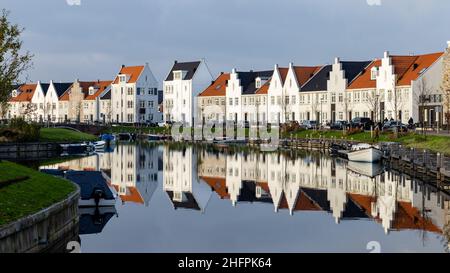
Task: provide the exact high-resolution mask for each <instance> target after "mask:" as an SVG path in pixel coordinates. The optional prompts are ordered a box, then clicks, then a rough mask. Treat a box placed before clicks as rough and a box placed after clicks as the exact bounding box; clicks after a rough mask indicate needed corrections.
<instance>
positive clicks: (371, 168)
mask: <svg viewBox="0 0 450 273" xmlns="http://www.w3.org/2000/svg"><path fill="white" fill-rule="evenodd" d="M348 169H349V170H350V171H352V172H354V173H357V174H360V175H364V176H367V177H370V178H373V177H376V176H378V175H380V174H381V173H383V166H382V165H381V164H372V163H367V162H356V161H349V162H348Z"/></svg>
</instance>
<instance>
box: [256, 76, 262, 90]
mask: <svg viewBox="0 0 450 273" xmlns="http://www.w3.org/2000/svg"><path fill="white" fill-rule="evenodd" d="M255 86H256V88H261V79H259V78H258V79H256V83H255Z"/></svg>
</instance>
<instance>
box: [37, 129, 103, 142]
mask: <svg viewBox="0 0 450 273" xmlns="http://www.w3.org/2000/svg"><path fill="white" fill-rule="evenodd" d="M97 139H98V137H96V136H94V135H90V134H86V133H80V132H77V131H73V130H69V129H62V128H42V129H41V134H40V141H43V142H44V141H47V142H59V141H91V140H97Z"/></svg>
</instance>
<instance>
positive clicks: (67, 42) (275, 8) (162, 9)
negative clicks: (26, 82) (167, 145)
mask: <svg viewBox="0 0 450 273" xmlns="http://www.w3.org/2000/svg"><path fill="white" fill-rule="evenodd" d="M77 1H80V2H81V3H80V5H69V4H68V3H67V2H77ZM379 1H381V5H369V4H368V2H370V3H375V2H379ZM0 7H2V8H6V9H8V10H10V11H11V20H12V21H13V22H15V23H18V24H20V25H21V26H22V27H25V28H26V30H25V32H24V34H23V39H24V47H25V48H26V49H27V50H29V51H31V52H32V53H33V54H34V55H35V58H34V69H33V70H31V71H29V78H30V79H31V80H33V81H36V80H42V81H49V80H51V79H53V80H56V81H72V80H74V79H76V78H79V79H82V80H91V79H98V78H100V79H109V78H112V77H113V76H114V75H115V74H116V73H117V72H118V69H119V67H120V65H121V64H126V65H137V64H143V63H145V62H149V63H150V65H151V68H152V70H153V71H154V73H155V75H156V76H157V77H158V79H159V80H160V81H162V78H163V77H164V76H165V75H166V73H168V70H169V68H170V66H171V64H172V63H173V61H174V60H179V61H184V60H185V61H188V60H195V59H199V58H205V59H206V61H207V63H208V65H209V67H210V69H211V70H212V72H213V73H219V72H220V71H230V70H231V69H232V68H233V67H236V68H238V69H241V70H244V69H267V68H272V67H273V65H274V64H275V63H278V64H279V65H282V66H287V64H288V63H289V62H291V61H292V62H294V63H295V64H296V65H316V64H326V63H331V62H332V60H333V58H334V57H336V56H339V57H341V58H342V59H346V60H349V59H352V60H367V59H373V58H377V57H380V56H382V53H383V51H384V50H389V51H390V52H392V54H410V53H428V52H436V51H441V50H443V49H444V48H445V46H446V41H447V40H450V28H449V27H448V26H450V16H448V11H449V10H450V1H447V0H339V1H337V0H276V1H275V0H226V1H223V0H39V1H30V0H0Z"/></svg>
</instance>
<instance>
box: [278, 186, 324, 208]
mask: <svg viewBox="0 0 450 273" xmlns="http://www.w3.org/2000/svg"><path fill="white" fill-rule="evenodd" d="M279 208H280V209H288V208H289V205H288V203H287V200H286V196H285V194H283V195H282V197H281V201H280V206H279ZM293 210H294V211H319V210H322V208H321V207H320V206H319V205H317V204H316V203H315V202H314V201H313V200H311V199H310V198H309V197H308V196H307V195H306V194H305V193H304V192H303V191H302V190H299V193H298V196H297V203H296V204H295V207H294V209H293Z"/></svg>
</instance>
